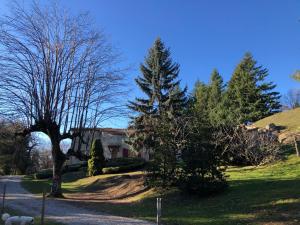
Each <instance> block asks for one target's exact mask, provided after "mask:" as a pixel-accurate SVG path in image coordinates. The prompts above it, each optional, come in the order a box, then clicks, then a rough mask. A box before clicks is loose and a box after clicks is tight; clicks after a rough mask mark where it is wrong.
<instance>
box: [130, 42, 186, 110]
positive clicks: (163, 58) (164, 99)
mask: <svg viewBox="0 0 300 225" xmlns="http://www.w3.org/2000/svg"><path fill="white" fill-rule="evenodd" d="M140 70H141V72H142V76H139V77H138V78H136V79H135V81H136V83H137V85H138V87H139V88H140V89H141V90H142V92H143V93H144V94H145V95H146V96H147V98H136V100H135V102H130V105H129V107H130V108H131V109H132V110H134V111H136V112H138V113H139V114H145V115H160V114H162V113H163V112H168V111H170V110H174V111H176V109H178V108H180V107H181V106H183V105H184V104H185V103H186V98H185V93H186V88H185V89H184V90H180V87H179V83H180V80H178V74H179V64H177V63H173V62H172V59H171V57H170V50H169V49H167V48H166V47H165V46H164V43H163V42H162V41H161V39H160V38H158V39H157V40H156V41H155V42H154V45H153V47H152V48H150V50H149V53H148V56H147V57H146V59H145V63H144V64H141V67H140Z"/></svg>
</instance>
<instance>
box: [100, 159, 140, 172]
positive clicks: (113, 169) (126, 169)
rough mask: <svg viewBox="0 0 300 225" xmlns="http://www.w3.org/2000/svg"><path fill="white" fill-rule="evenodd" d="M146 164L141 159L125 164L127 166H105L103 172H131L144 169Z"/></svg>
mask: <svg viewBox="0 0 300 225" xmlns="http://www.w3.org/2000/svg"><path fill="white" fill-rule="evenodd" d="M144 166H145V162H144V161H141V162H136V163H133V164H129V165H125V166H114V167H105V168H103V170H102V172H103V174H112V173H124V172H131V171H134V170H137V169H142V168H143V167H144Z"/></svg>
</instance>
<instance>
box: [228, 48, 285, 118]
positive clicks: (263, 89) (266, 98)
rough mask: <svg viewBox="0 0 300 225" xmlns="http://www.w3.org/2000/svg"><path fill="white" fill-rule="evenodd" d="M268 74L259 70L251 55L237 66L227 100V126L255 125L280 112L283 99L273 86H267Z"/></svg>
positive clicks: (261, 68)
mask: <svg viewBox="0 0 300 225" xmlns="http://www.w3.org/2000/svg"><path fill="white" fill-rule="evenodd" d="M267 76H268V70H267V69H265V68H263V67H262V66H257V62H256V61H255V60H254V59H253V57H252V55H251V54H250V53H246V54H245V56H244V58H243V59H242V61H241V62H240V63H239V64H238V65H237V67H236V69H235V71H234V73H233V75H232V77H231V79H230V81H229V83H228V88H227V91H226V96H225V100H224V102H225V107H226V108H227V111H226V113H225V114H226V115H227V123H231V124H240V123H245V122H248V121H250V122H254V121H256V120H259V119H261V118H264V117H266V116H269V115H272V114H274V113H276V112H278V111H279V109H280V103H279V99H280V95H279V93H278V92H275V91H274V88H275V87H276V85H275V84H273V83H272V82H266V81H265V79H266V77H267Z"/></svg>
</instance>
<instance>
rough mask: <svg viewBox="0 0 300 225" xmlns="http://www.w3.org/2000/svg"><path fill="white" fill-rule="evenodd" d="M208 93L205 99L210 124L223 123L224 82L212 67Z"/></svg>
mask: <svg viewBox="0 0 300 225" xmlns="http://www.w3.org/2000/svg"><path fill="white" fill-rule="evenodd" d="M208 88H209V95H208V100H207V107H208V112H209V115H208V116H209V121H210V124H211V125H212V126H218V125H220V124H223V120H224V119H223V117H224V115H223V105H222V101H223V93H224V84H223V78H222V76H221V75H220V74H219V72H218V71H217V70H216V69H214V70H213V72H212V74H211V77H210V84H209V87H208Z"/></svg>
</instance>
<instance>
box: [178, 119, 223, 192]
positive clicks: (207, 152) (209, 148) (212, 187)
mask: <svg viewBox="0 0 300 225" xmlns="http://www.w3.org/2000/svg"><path fill="white" fill-rule="evenodd" d="M217 130H218V128H215V127H212V126H210V125H206V124H203V121H202V120H199V119H198V117H192V118H191V119H190V121H189V127H188V130H187V134H188V135H187V137H188V138H187V141H186V144H185V148H184V149H183V151H182V155H181V159H182V161H181V170H180V176H179V179H178V186H179V188H180V189H181V190H182V191H184V192H187V193H189V194H194V195H198V196H206V195H210V194H215V193H218V192H221V191H223V190H224V189H225V188H226V187H227V183H226V179H225V175H224V172H225V167H223V165H224V159H223V157H222V149H221V148H219V147H218V146H217V145H215V141H214V133H215V132H216V131H217Z"/></svg>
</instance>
